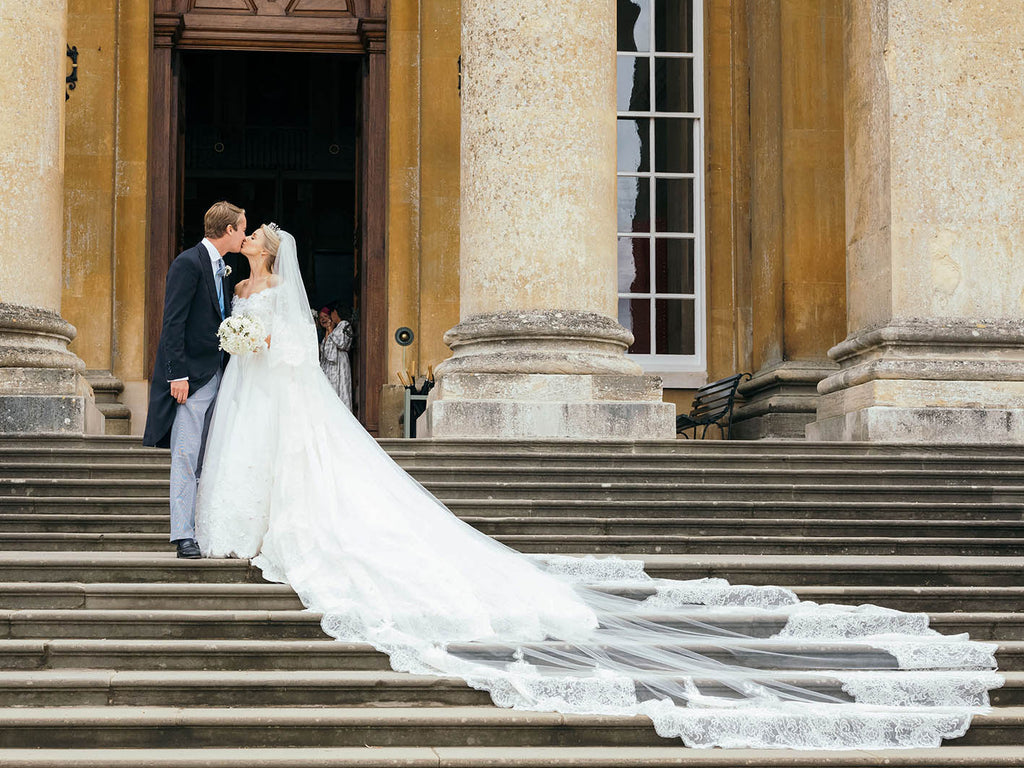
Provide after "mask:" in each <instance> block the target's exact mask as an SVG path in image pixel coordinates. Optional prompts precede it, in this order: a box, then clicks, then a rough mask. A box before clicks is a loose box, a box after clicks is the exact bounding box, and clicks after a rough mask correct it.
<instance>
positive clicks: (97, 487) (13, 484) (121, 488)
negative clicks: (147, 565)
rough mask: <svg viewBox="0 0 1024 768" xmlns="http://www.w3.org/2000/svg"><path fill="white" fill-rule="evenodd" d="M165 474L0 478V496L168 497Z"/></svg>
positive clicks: (167, 480) (168, 481)
mask: <svg viewBox="0 0 1024 768" xmlns="http://www.w3.org/2000/svg"><path fill="white" fill-rule="evenodd" d="M169 488H170V480H169V478H168V477H162V478H159V479H152V480H145V479H136V480H110V479H105V480H88V479H73V478H72V479H64V478H62V477H60V476H59V470H58V476H57V477H16V478H5V477H0V496H7V497H14V498H19V497H44V496H47V497H51V498H69V497H71V498H73V497H76V496H85V497H90V496H107V497H110V496H122V495H123V496H135V497H149V498H159V499H163V500H165V501H166V500H167V498H168V493H169V491H168V489H169Z"/></svg>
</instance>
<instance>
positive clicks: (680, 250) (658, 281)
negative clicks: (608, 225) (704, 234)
mask: <svg viewBox="0 0 1024 768" xmlns="http://www.w3.org/2000/svg"><path fill="white" fill-rule="evenodd" d="M695 246H696V243H695V241H693V240H689V239H682V238H675V237H673V238H666V237H659V238H658V239H657V240H655V241H654V283H655V291H656V292H658V293H693V280H694V278H693V275H694V262H693V259H694V253H695ZM620 248H621V246H620ZM619 274H620V275H621V274H622V257H621V255H620V257H619ZM619 290H622V289H621V288H620V289H619Z"/></svg>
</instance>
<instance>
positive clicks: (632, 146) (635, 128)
mask: <svg viewBox="0 0 1024 768" xmlns="http://www.w3.org/2000/svg"><path fill="white" fill-rule="evenodd" d="M650 122H651V121H650V120H647V119H643V120H619V147H618V154H619V170H620V171H624V172H626V173H636V172H637V171H641V172H646V171H649V170H650V162H651V148H650V144H651V140H650V135H651V134H650Z"/></svg>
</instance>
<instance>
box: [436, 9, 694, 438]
mask: <svg viewBox="0 0 1024 768" xmlns="http://www.w3.org/2000/svg"><path fill="white" fill-rule="evenodd" d="M615 24H616V12H615V3H614V2H613V1H612V0H597V2H595V1H594V0H557V1H556V2H549V1H547V0H512V2H510V3H493V2H491V1H490V0H462V132H461V162H462V173H461V190H460V200H461V224H460V227H461V229H460V319H461V322H460V323H459V324H458V325H457V326H455V327H454V328H452V329H451V330H450V331H448V333H446V334H445V342H446V343H447V344H448V345H449V346H450V347H451V348H452V350H453V353H454V355H453V357H451V358H449V359H448V360H446V361H445V362H444V363H442V364H441V365H440V366H439V367H438V369H437V374H438V377H439V378H438V383H437V386H436V387H435V389H434V391H433V392H432V397H431V401H430V404H429V406H428V408H427V412H426V413H425V414H424V416H423V417H422V418H421V424H420V429H421V431H420V434H424V433H427V434H430V435H433V436H438V437H441V436H445V437H447V436H467V437H470V436H471V437H479V436H491V437H531V436H543V437H593V438H601V437H617V438H634V439H635V438H642V437H650V438H661V437H672V436H673V434H674V429H673V413H674V408H673V406H671V405H669V404H666V403H663V402H662V399H661V382H660V379H658V378H657V377H648V376H644V375H643V373H642V371H641V370H640V368H639V366H637V365H636V364H635V363H634V362H632V361H631V360H629V359H628V358H627V357H626V356H625V354H624V353H625V351H626V349H627V348H628V346H629V345H630V344H631V343H632V335H631V334H630V333H629V332H628V331H627V330H626V329H624V328H623V327H622V326H620V325H619V324H618V322H616V321H615V319H614V317H615V316H616V314H617V310H616V291H615V273H616V258H617V255H616V239H615V224H616V217H615V210H616V186H615V167H616V162H615V153H616V128H615Z"/></svg>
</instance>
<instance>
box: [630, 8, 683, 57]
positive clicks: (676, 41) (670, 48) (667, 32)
mask: <svg viewBox="0 0 1024 768" xmlns="http://www.w3.org/2000/svg"><path fill="white" fill-rule="evenodd" d="M620 6H621V3H620ZM654 48H655V50H658V51H665V52H666V53H692V52H693V0H657V1H656V2H655V11H654Z"/></svg>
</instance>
